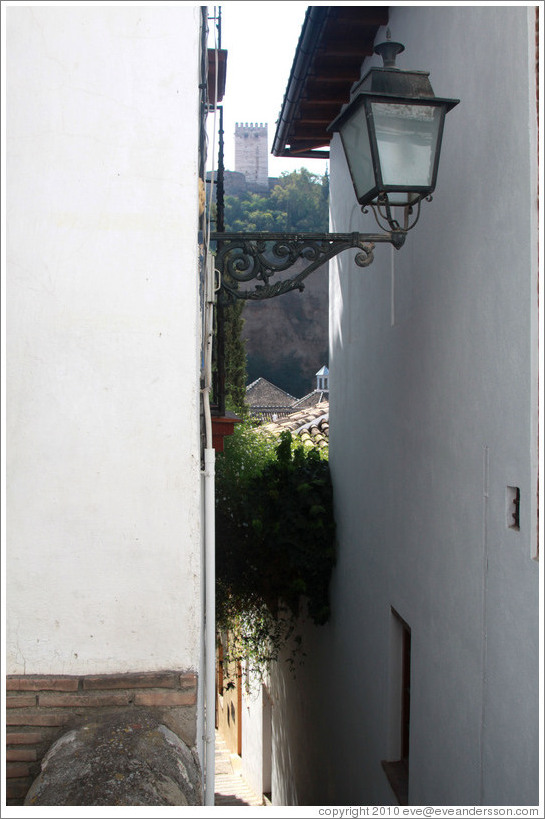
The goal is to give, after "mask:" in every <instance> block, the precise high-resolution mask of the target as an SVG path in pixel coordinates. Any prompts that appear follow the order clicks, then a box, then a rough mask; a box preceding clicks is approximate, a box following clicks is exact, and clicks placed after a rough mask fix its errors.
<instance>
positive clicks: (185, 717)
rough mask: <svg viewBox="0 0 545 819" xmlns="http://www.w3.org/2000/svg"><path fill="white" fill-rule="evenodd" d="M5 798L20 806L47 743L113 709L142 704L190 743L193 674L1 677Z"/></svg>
mask: <svg viewBox="0 0 545 819" xmlns="http://www.w3.org/2000/svg"><path fill="white" fill-rule="evenodd" d="M6 694H7V696H6V727H7V728H6V803H7V805H8V806H9V805H22V804H23V803H24V799H25V796H26V794H27V791H28V789H29V788H30V786H31V784H32V782H33V781H34V779H35V778H36V776H37V775H38V774H39V772H40V763H41V760H42V759H43V757H44V755H45V754H46V752H47V750H48V749H49V748H50V747H51V745H52V744H53V742H54V741H55V740H56V739H58V738H59V737H60V736H62V734H64V733H66V731H69V730H70V729H72V728H76V727H78V726H79V725H82V724H85V723H88V722H92V721H95V720H99V719H100V718H101V716H106V715H108V714H113V713H115V712H117V711H126V710H127V709H130V710H134V716H135V719H137V717H138V710H139V709H141V708H146V709H147V710H151V711H153V712H154V713H155V715H156V716H157V717H158V718H159V719H160V720H161V721H162V722H163V723H164V724H165V725H167V727H169V728H171V730H173V731H174V732H175V733H177V734H178V735H179V736H180V737H181V739H183V740H184V741H185V742H186V743H187V744H188V745H189V746H193V745H194V743H195V726H196V702H197V675H196V674H194V673H193V672H188V673H180V672H179V671H162V672H146V673H142V674H135V673H132V674H92V675H87V676H77V677H72V676H60V675H55V676H53V675H52V676H49V675H45V674H38V675H36V674H33V675H13V676H9V677H8V678H7V680H6Z"/></svg>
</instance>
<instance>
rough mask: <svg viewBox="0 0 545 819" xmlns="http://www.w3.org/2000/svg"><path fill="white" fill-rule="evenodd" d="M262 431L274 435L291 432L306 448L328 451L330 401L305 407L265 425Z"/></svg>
mask: <svg viewBox="0 0 545 819" xmlns="http://www.w3.org/2000/svg"><path fill="white" fill-rule="evenodd" d="M262 429H263V430H264V431H265V432H271V433H272V434H273V435H280V433H281V432H284V430H289V431H290V432H291V433H292V435H297V436H298V437H299V438H300V439H301V442H302V443H303V445H304V446H308V447H316V449H320V450H322V449H326V448H327V447H328V446H329V401H321V402H320V403H318V404H315V405H314V406H311V407H304V408H303V409H299V410H297V412H292V413H290V414H289V415H286V416H285V417H284V418H279V419H278V420H276V421H271V422H269V423H268V424H264V425H263V426H262Z"/></svg>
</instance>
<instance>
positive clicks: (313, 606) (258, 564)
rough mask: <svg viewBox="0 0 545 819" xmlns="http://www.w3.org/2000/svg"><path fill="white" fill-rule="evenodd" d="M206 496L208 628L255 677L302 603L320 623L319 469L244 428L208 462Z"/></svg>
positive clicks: (323, 486)
mask: <svg viewBox="0 0 545 819" xmlns="http://www.w3.org/2000/svg"><path fill="white" fill-rule="evenodd" d="M216 486H217V492H216V543H217V548H216V575H217V581H216V583H217V586H216V588H217V596H216V612H217V625H218V628H219V629H220V630H225V631H229V632H230V633H231V634H232V635H233V636H234V641H233V642H232V645H233V646H234V654H233V656H232V657H230V659H240V660H242V659H247V658H248V659H249V660H250V663H251V665H252V666H253V667H254V668H256V669H258V670H259V669H261V670H262V671H263V670H264V669H265V668H266V667H267V666H268V664H269V663H270V662H272V661H273V660H276V659H277V658H278V654H279V651H280V649H281V648H282V647H283V646H284V645H285V644H286V642H287V640H288V639H289V637H290V636H291V635H292V634H293V631H294V628H295V625H296V622H297V618H298V616H299V613H300V608H301V601H302V599H304V600H305V604H306V611H307V613H308V616H309V617H310V618H311V619H312V621H313V622H314V623H316V624H323V623H325V622H326V621H327V619H328V618H329V613H330V610H329V597H328V588H329V581H330V576H331V571H332V569H333V566H334V563H335V523H334V517H333V493H332V486H331V479H330V473H329V464H328V462H327V460H326V459H325V458H324V457H322V456H321V455H320V453H318V451H316V450H314V449H311V450H308V449H305V448H304V447H303V446H302V445H301V444H300V443H299V442H298V441H295V440H293V439H292V437H291V434H290V433H289V432H287V433H283V434H282V436H281V439H280V442H278V439H275V438H272V436H265V435H264V434H263V433H262V432H260V431H257V430H255V429H254V428H252V426H251V424H250V423H249V422H247V423H245V424H241V425H240V426H239V427H238V428H237V429H236V431H235V434H234V435H233V436H231V438H229V439H228V440H227V441H226V446H225V452H224V453H223V455H220V456H219V457H218V460H217V473H216ZM295 644H296V646H297V645H299V646H300V640H297V639H296V641H295ZM293 661H294V658H293V657H292V662H293Z"/></svg>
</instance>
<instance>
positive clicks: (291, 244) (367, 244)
mask: <svg viewBox="0 0 545 819" xmlns="http://www.w3.org/2000/svg"><path fill="white" fill-rule="evenodd" d="M210 238H211V239H212V241H216V242H217V243H218V244H217V253H216V258H215V266H216V268H217V269H218V270H219V271H220V273H221V277H222V279H221V290H220V296H221V298H223V299H224V300H226V301H236V300H237V299H249V300H257V299H270V298H273V297H274V296H279V295H281V294H282V293H288V292H289V291H290V290H303V289H304V286H305V285H304V279H306V277H307V276H308V275H309V274H310V273H312V272H313V271H314V270H316V269H317V268H318V267H320V266H321V265H322V264H324V262H327V261H328V260H329V259H332V258H333V257H334V256H336V255H337V254H338V253H341V251H343V250H348V249H350V248H356V249H358V250H359V253H357V254H356V258H355V262H356V264H357V265H358V267H367V266H368V265H370V264H371V263H372V261H373V251H374V244H375V242H390V243H391V244H393V245H394V246H399V242H400V239H401V244H402V243H403V239H404V236H402V237H401V231H400V232H399V235H394V234H393V233H392V234H380V235H378V236H375V235H370V234H362V233H251V234H248V233H212V234H211V237H210ZM299 259H306V260H307V261H308V265H307V266H306V267H305V268H304V269H303V270H301V271H300V272H298V273H297V274H296V275H295V276H292V277H285V278H282V279H279V280H277V281H275V282H270V280H271V279H272V277H273V276H275V275H276V274H279V273H280V274H281V273H283V272H286V271H288V270H289V269H290V268H291V267H293V265H294V264H295V263H296V262H297V261H298V260H299ZM250 281H256V282H257V284H255V286H254V288H253V289H251V290H250V289H245V288H243V287H241V285H244V284H245V283H246V282H250Z"/></svg>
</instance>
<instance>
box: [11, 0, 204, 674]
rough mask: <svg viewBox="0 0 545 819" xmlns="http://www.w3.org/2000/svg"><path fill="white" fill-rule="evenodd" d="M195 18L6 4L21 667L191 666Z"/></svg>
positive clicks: (196, 523)
mask: <svg viewBox="0 0 545 819" xmlns="http://www.w3.org/2000/svg"><path fill="white" fill-rule="evenodd" d="M198 65H199V8H198V7H197V6H195V7H180V6H177V7H175V6H170V7H166V6H162V5H161V4H150V5H149V6H141V5H134V6H133V5H131V4H120V5H119V6H111V5H108V6H101V5H100V4H96V5H95V4H90V5H87V6H75V5H74V6H63V5H60V6H56V7H54V6H42V5H38V6H36V5H34V6H27V7H10V8H8V9H7V89H8V90H7V173H8V175H7V211H6V216H7V242H8V246H7V263H8V270H7V296H8V304H7V317H8V327H7V335H8V347H7V362H8V373H7V386H8V394H7V401H8V403H7V428H6V433H7V442H8V453H7V470H8V473H7V474H8V487H7V515H8V519H7V525H8V529H7V572H8V582H7V589H8V599H7V666H6V671H7V673H25V672H26V673H56V674H58V673H63V674H72V673H98V672H100V673H109V672H124V671H132V670H137V671H144V670H158V669H169V668H190V667H192V668H197V667H198V659H199V609H200V599H199V595H200V592H199V589H200V480H199V472H200V462H199V404H198V372H199V370H198V366H199V361H198V346H199V336H198V334H199V324H198V290H197V288H198V283H197V282H198V268H197V227H198V224H197V220H198V211H197V207H198V204H197V174H198V164H197V158H198V153H197V152H198V93H199V92H198V83H199V79H198Z"/></svg>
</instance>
